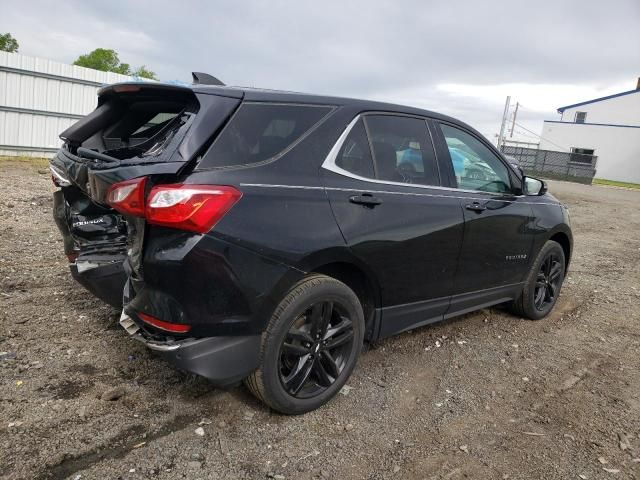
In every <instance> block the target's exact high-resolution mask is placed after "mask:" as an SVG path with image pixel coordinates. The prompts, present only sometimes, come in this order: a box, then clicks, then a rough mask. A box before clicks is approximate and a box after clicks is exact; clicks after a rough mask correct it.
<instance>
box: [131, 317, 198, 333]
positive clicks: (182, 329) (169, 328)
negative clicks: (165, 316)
mask: <svg viewBox="0 0 640 480" xmlns="http://www.w3.org/2000/svg"><path fill="white" fill-rule="evenodd" d="M137 313H138V317H140V320H142V321H143V322H145V323H148V324H149V325H153V326H154V327H156V328H159V329H160V330H164V331H165V332H172V333H187V332H188V331H189V330H191V325H185V324H184V323H171V322H165V321H164V320H159V319H157V318H156V317H152V316H151V315H147V314H146V313H142V312H137Z"/></svg>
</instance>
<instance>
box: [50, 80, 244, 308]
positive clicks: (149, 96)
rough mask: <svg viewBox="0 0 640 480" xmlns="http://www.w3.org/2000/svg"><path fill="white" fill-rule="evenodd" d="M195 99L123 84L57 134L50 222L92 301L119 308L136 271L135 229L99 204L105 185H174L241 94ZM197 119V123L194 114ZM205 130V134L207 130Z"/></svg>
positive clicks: (138, 239) (172, 90)
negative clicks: (142, 181)
mask: <svg viewBox="0 0 640 480" xmlns="http://www.w3.org/2000/svg"><path fill="white" fill-rule="evenodd" d="M228 93H230V94H231V95H230V96H220V95H216V96H213V95H203V94H200V95H197V94H196V93H194V92H193V91H192V90H191V89H188V88H183V87H174V86H169V85H157V84H151V83H149V84H146V83H139V84H138V83H136V84H125V85H114V86H109V87H105V88H103V89H101V90H100V92H99V99H98V107H97V108H96V110H95V111H93V112H92V113H91V114H90V115H88V116H87V117H85V118H83V119H82V120H80V121H79V122H77V123H76V124H74V125H73V126H71V127H70V128H68V129H67V130H65V131H64V132H62V133H61V134H60V137H61V138H62V139H63V140H64V146H63V148H62V149H60V150H59V151H58V153H57V154H56V155H55V157H54V158H53V159H52V160H51V162H50V170H51V176H52V180H53V182H54V184H55V185H56V186H57V187H60V190H58V191H56V192H55V193H54V217H55V220H56V223H57V225H58V228H59V229H60V231H61V232H62V235H63V238H64V249H65V254H66V255H67V258H68V259H69V263H70V269H71V273H72V275H73V277H74V278H75V279H76V280H77V281H78V282H79V283H80V284H82V285H83V286H84V287H85V288H87V289H88V290H89V291H91V292H92V293H93V294H94V295H96V296H97V297H99V298H100V299H102V300H104V301H105V302H107V303H109V304H110V305H113V306H115V307H121V306H122V295H123V286H124V284H125V282H126V279H127V273H126V271H125V269H128V271H129V272H138V271H139V268H140V262H141V259H140V254H141V249H142V242H143V232H136V227H138V228H140V227H141V222H139V221H135V220H133V219H129V221H128V222H127V221H126V220H125V218H124V217H123V215H122V214H121V213H119V212H117V211H114V209H113V208H111V207H110V206H109V205H107V204H106V201H105V195H106V190H107V189H108V188H109V186H110V185H112V184H113V183H117V182H118V181H122V180H127V179H130V178H136V177H142V176H145V175H149V174H150V175H154V176H158V177H159V178H160V177H162V178H171V177H174V178H177V177H178V176H179V175H180V174H181V173H182V172H185V171H187V170H188V169H189V167H190V161H191V160H192V159H194V158H195V157H196V156H197V155H198V154H199V153H200V151H201V149H202V148H204V147H205V144H206V142H207V141H208V140H209V138H210V137H211V135H212V134H213V132H214V131H215V130H216V128H217V127H218V126H220V125H222V124H223V123H224V122H225V121H226V120H227V118H228V117H229V116H230V115H231V113H232V112H233V111H234V110H235V108H236V107H237V106H238V104H239V102H240V99H239V98H240V97H241V95H239V94H236V93H235V92H228ZM203 105H204V107H205V111H206V113H205V115H202V116H200V117H198V113H199V112H200V111H201V107H202V106H203ZM212 129H213V131H212Z"/></svg>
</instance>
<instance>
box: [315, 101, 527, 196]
mask: <svg viewBox="0 0 640 480" xmlns="http://www.w3.org/2000/svg"><path fill="white" fill-rule="evenodd" d="M370 114H385V115H396V114H395V113H393V112H367V113H359V114H358V115H356V116H355V117H354V118H353V120H351V122H349V124H348V125H347V126H346V128H345V129H344V131H343V132H342V133H341V134H340V136H339V137H338V140H336V143H334V145H333V147H331V150H329V153H328V154H327V156H326V157H325V159H324V161H323V162H322V165H321V168H324V169H325V170H329V171H330V172H333V173H337V174H338V175H342V176H344V177H348V178H352V179H354V180H360V181H363V182H370V183H377V184H380V185H394V186H399V187H414V188H423V189H425V188H426V189H435V190H444V191H447V192H463V193H473V194H481V195H490V196H496V195H500V194H499V193H493V192H484V191H482V190H465V189H463V188H454V187H443V186H442V185H421V184H417V183H402V182H392V181H389V180H378V179H377V178H367V177H362V176H360V175H356V174H355V173H351V172H349V171H348V170H345V169H344V168H341V167H339V166H338V165H336V158H338V153H340V149H341V148H342V145H343V144H344V142H345V140H346V139H347V137H348V136H349V133H351V130H352V129H353V127H355V125H356V123H358V120H360V119H361V118H362V117H364V116H366V115H370ZM397 116H410V117H412V118H421V117H414V116H412V115H402V114H397ZM422 120H425V121H426V120H427V118H426V117H425V118H422ZM425 128H428V126H425ZM428 131H429V134H431V131H430V130H428ZM431 142H432V145H433V139H432V138H431ZM434 150H435V145H434ZM436 154H437V152H436ZM439 171H440V170H439V166H438V172H439ZM440 181H442V178H441V179H440ZM524 196H525V195H509V197H513V198H522V197H524ZM464 198H466V197H464Z"/></svg>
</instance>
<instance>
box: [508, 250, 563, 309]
mask: <svg viewBox="0 0 640 480" xmlns="http://www.w3.org/2000/svg"><path fill="white" fill-rule="evenodd" d="M564 274H565V257H564V250H562V247H561V246H560V244H559V243H558V242H554V241H553V240H549V241H547V243H545V244H544V246H543V247H542V249H541V250H540V253H538V256H537V257H536V260H535V262H533V265H532V266H531V270H530V271H529V274H528V275H527V279H526V281H525V284H524V287H523V289H522V293H521V294H520V297H519V298H518V299H517V300H514V302H513V303H512V304H511V308H512V310H513V311H514V313H516V314H517V315H520V316H522V317H526V318H529V319H531V320H539V319H541V318H544V317H546V316H547V315H548V314H549V312H550V311H551V309H552V308H553V306H554V305H555V304H556V301H557V300H558V296H559V295H560V289H561V288H562V282H563V281H564Z"/></svg>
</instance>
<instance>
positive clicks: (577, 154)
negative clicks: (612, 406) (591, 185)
mask: <svg viewBox="0 0 640 480" xmlns="http://www.w3.org/2000/svg"><path fill="white" fill-rule="evenodd" d="M593 152H594V150H593V149H592V148H576V147H571V161H572V162H576V163H587V164H589V165H591V163H592V162H593Z"/></svg>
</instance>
